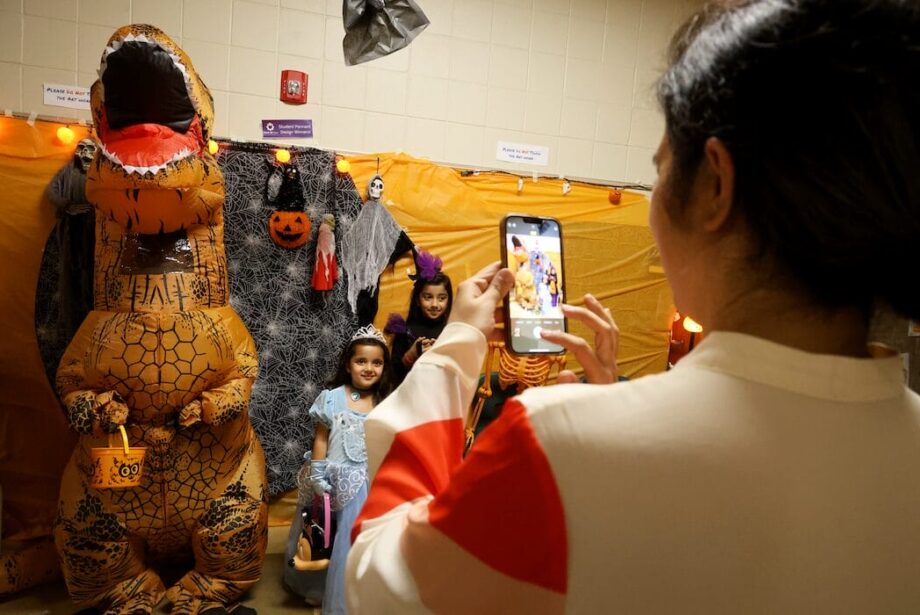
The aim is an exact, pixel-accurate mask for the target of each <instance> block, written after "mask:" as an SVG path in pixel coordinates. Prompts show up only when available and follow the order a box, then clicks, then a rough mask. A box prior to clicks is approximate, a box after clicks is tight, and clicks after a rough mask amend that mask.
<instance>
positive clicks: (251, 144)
mask: <svg viewBox="0 0 920 615" xmlns="http://www.w3.org/2000/svg"><path fill="white" fill-rule="evenodd" d="M3 115H4V116H6V117H15V118H20V119H26V120H28V119H30V118H31V119H32V120H34V121H39V122H52V123H55V124H77V125H80V126H88V127H90V128H92V124H91V123H90V122H88V121H87V120H84V119H82V118H72V117H70V118H68V117H53V116H49V115H33V114H31V113H23V112H21V111H5V112H4V113H3ZM213 138H214V140H215V141H217V142H218V143H220V144H222V145H229V146H233V147H234V148H238V149H242V150H249V151H262V152H269V151H277V150H279V149H287V150H294V151H296V150H297V149H324V148H322V147H314V146H310V145H280V144H279V145H273V144H270V143H263V142H261V141H239V140H237V139H230V138H226V137H213ZM327 151H332V152H334V153H335V154H337V155H345V156H367V155H369V154H368V153H367V152H352V151H347V150H337V149H329V150H327ZM430 162H433V163H434V164H440V165H443V166H445V167H449V168H451V169H454V170H456V171H459V173H460V175H461V176H462V177H469V176H471V175H482V174H487V173H488V174H496V175H511V176H514V177H520V178H522V179H531V180H540V179H553V180H568V181H569V182H574V183H578V184H582V185H586V186H595V187H598V188H617V189H620V190H644V191H647V192H650V191H651V190H652V187H651V186H650V185H648V184H642V183H638V182H616V181H600V180H597V179H589V178H585V177H580V176H569V175H559V174H555V173H553V174H549V173H537V172H530V173H527V172H526V171H509V170H506V169H490V168H482V167H471V166H466V165H462V164H455V163H451V162H443V161H436V160H431V161H430Z"/></svg>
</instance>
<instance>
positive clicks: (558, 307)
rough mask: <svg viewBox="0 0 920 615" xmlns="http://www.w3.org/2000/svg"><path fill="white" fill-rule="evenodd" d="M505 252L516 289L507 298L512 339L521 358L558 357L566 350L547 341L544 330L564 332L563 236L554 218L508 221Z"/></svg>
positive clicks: (509, 334) (528, 218)
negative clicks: (526, 354)
mask: <svg viewBox="0 0 920 615" xmlns="http://www.w3.org/2000/svg"><path fill="white" fill-rule="evenodd" d="M504 247H505V250H506V255H505V256H506V261H505V262H507V263H508V268H509V269H511V272H512V273H513V274H514V288H512V290H511V293H510V294H509V295H508V305H509V318H508V326H509V331H508V339H509V340H510V342H511V350H512V351H513V352H517V353H522V354H523V353H558V352H562V351H563V350H564V349H563V348H562V347H561V346H559V345H558V344H552V343H550V342H548V341H546V340H544V339H543V338H542V337H540V332H541V331H542V330H543V329H548V330H556V331H562V330H564V329H565V317H564V316H563V315H562V302H563V297H562V289H563V287H564V285H563V280H562V235H561V232H560V228H559V222H557V221H556V220H553V219H550V218H532V217H529V216H509V217H508V218H506V220H505V246H504Z"/></svg>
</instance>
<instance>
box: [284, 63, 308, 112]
mask: <svg viewBox="0 0 920 615" xmlns="http://www.w3.org/2000/svg"><path fill="white" fill-rule="evenodd" d="M307 80H308V76H307V73H302V72H300V71H299V70H283V71H281V100H282V101H283V102H286V103H291V104H294V105H303V104H306V102H307Z"/></svg>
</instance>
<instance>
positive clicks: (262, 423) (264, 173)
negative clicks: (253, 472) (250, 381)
mask: <svg viewBox="0 0 920 615" xmlns="http://www.w3.org/2000/svg"><path fill="white" fill-rule="evenodd" d="M290 151H291V154H292V159H291V163H293V164H296V165H297V168H298V170H299V171H300V180H301V182H302V183H303V188H304V197H305V200H306V203H307V205H306V212H307V215H308V216H309V217H310V223H311V226H312V228H311V231H310V233H311V235H310V240H309V241H308V242H307V243H306V244H305V245H303V246H302V247H301V248H299V249H297V250H286V249H284V248H281V247H279V246H277V245H275V244H274V243H273V242H272V240H271V239H270V238H269V236H268V229H267V222H268V217H269V215H270V214H271V212H272V209H273V208H272V207H271V206H270V205H268V204H267V203H266V198H265V181H266V178H267V177H268V172H269V168H270V167H269V165H268V164H267V163H268V162H271V161H272V160H273V159H274V149H273V148H271V147H269V146H263V145H258V144H236V143H230V144H226V145H225V146H224V147H223V148H222V149H221V152H220V154H219V158H218V159H219V161H220V166H221V168H222V169H223V172H224V181H225V182H226V192H227V196H226V201H225V204H224V216H225V224H224V237H225V243H226V246H227V267H228V270H229V274H230V303H231V305H233V308H234V309H235V310H236V311H237V313H238V314H239V315H240V317H241V318H242V319H243V322H245V323H246V326H247V327H248V328H249V331H250V333H251V334H252V337H253V339H254V340H255V342H256V347H257V348H258V351H259V377H258V378H257V379H256V382H255V384H254V385H253V389H252V400H251V402H250V411H249V414H250V417H251V419H252V424H253V427H254V428H255V430H256V433H257V434H258V435H259V439H260V440H261V441H262V446H263V448H264V449H265V465H266V468H267V470H268V483H269V492H270V494H271V495H277V494H279V493H281V492H284V491H287V490H289V489H292V488H294V487H295V486H296V476H297V472H298V470H299V469H300V466H301V464H302V463H303V454H304V451H305V450H307V449H308V448H310V446H311V445H312V442H313V426H312V422H311V421H310V418H309V415H308V411H309V409H310V405H311V404H312V403H313V400H314V399H315V398H316V396H317V395H318V394H319V392H320V391H322V390H323V388H324V387H325V383H326V381H327V380H328V378H329V377H330V376H332V375H333V372H334V371H335V367H336V364H337V361H338V358H339V354H340V353H341V351H342V349H343V348H344V347H345V345H346V343H347V342H348V341H349V340H350V339H351V336H352V335H353V333H354V331H355V328H356V326H357V324H356V318H355V315H354V313H353V312H352V310H351V307H350V306H349V305H348V301H347V299H346V279H345V275H344V271H343V270H342V265H341V258H340V246H341V238H342V237H343V236H344V232H345V229H347V228H348V226H349V224H350V223H351V221H352V220H354V218H355V217H356V216H357V215H358V212H359V210H360V208H361V206H362V201H361V197H360V195H359V194H358V192H357V190H356V189H355V185H354V182H353V181H352V179H351V176H349V175H341V174H338V173H336V172H335V156H334V154H333V153H332V152H328V151H322V150H317V149H308V148H291V149H290ZM327 213H331V214H333V215H334V216H335V221H336V228H335V237H336V241H335V244H336V246H335V247H336V260H337V262H338V269H339V279H338V281H337V282H336V284H335V286H334V287H333V289H332V290H329V291H324V292H323V291H315V290H313V288H312V286H311V281H312V277H313V263H314V259H315V257H316V234H317V230H318V229H319V225H320V222H321V221H322V217H323V215H324V214H327Z"/></svg>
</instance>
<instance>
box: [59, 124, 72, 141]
mask: <svg viewBox="0 0 920 615" xmlns="http://www.w3.org/2000/svg"><path fill="white" fill-rule="evenodd" d="M75 136H76V135H75V134H74V132H73V130H71V128H70V127H68V126H61V127H60V128H58V129H57V138H58V141H60V142H61V143H63V144H64V145H70V144H71V143H73V139H74V137H75Z"/></svg>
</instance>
